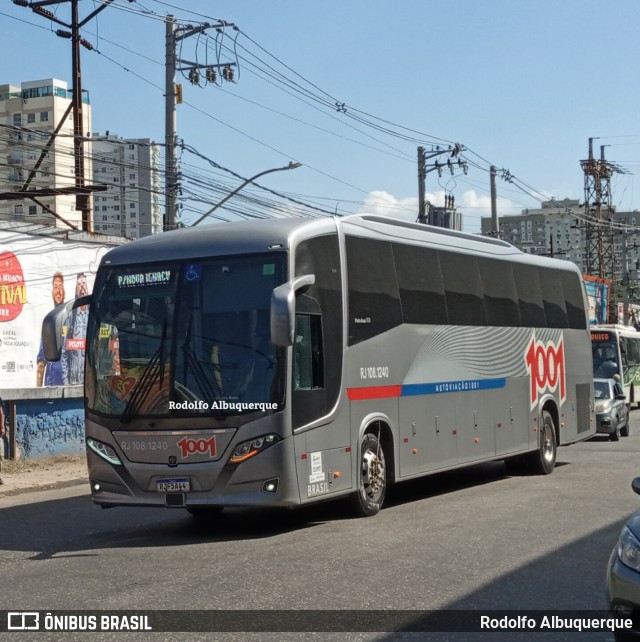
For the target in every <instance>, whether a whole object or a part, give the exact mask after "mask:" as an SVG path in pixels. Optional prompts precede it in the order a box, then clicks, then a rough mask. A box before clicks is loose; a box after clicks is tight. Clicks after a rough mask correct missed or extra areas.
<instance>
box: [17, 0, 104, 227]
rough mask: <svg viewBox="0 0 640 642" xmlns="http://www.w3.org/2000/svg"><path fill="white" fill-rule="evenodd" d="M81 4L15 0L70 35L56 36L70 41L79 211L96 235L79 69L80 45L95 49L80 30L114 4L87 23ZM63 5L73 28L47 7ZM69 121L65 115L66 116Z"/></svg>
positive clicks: (72, 0)
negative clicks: (87, 180) (87, 184)
mask: <svg viewBox="0 0 640 642" xmlns="http://www.w3.org/2000/svg"><path fill="white" fill-rule="evenodd" d="M78 1H79V0H40V2H29V1H28V0H13V3H14V4H17V5H18V6H21V7H28V8H29V9H31V10H32V11H33V12H34V13H37V14H38V15H40V16H43V17H45V18H47V19H48V20H51V22H55V23H56V24H59V25H62V26H63V27H66V28H67V29H70V30H71V31H65V30H63V29H57V30H56V32H55V33H56V36H59V37H60V38H67V39H69V40H71V52H72V59H71V67H72V76H73V97H72V104H73V157H74V170H75V187H76V192H75V194H76V209H77V210H79V211H80V212H81V214H82V229H83V231H85V232H91V231H93V220H92V218H91V199H90V197H89V193H87V191H86V188H85V171H84V170H85V166H84V121H83V118H84V111H83V102H82V72H81V69H80V45H82V46H83V47H86V48H87V49H93V46H92V45H91V43H89V42H87V41H86V40H85V39H84V38H82V37H81V36H80V29H81V28H82V27H84V25H86V24H87V22H89V21H90V20H93V18H95V16H97V15H98V14H99V13H100V12H101V11H103V10H104V9H106V8H107V7H108V6H109V5H110V4H111V3H112V2H113V1H114V0H103V2H102V5H101V6H100V7H98V8H97V9H96V10H95V11H93V12H91V13H90V14H89V15H88V16H87V17H86V18H85V19H84V20H80V18H79V15H78ZM63 2H70V3H71V24H68V23H66V22H64V21H62V20H60V19H59V18H58V17H57V16H56V15H54V14H53V13H52V12H51V11H49V10H48V9H45V8H44V7H47V6H52V5H58V4H62V3H63ZM65 118H66V115H65Z"/></svg>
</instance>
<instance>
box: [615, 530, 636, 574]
mask: <svg viewBox="0 0 640 642" xmlns="http://www.w3.org/2000/svg"><path fill="white" fill-rule="evenodd" d="M618 557H619V558H620V561H621V562H622V563H623V564H624V565H625V566H628V567H629V568H632V569H633V570H634V571H640V542H638V540H637V539H636V537H635V536H634V534H633V533H632V532H631V531H630V530H629V528H628V527H627V526H625V527H623V529H622V533H620V539H619V540H618Z"/></svg>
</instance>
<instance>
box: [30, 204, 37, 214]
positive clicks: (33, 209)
mask: <svg viewBox="0 0 640 642" xmlns="http://www.w3.org/2000/svg"><path fill="white" fill-rule="evenodd" d="M37 213H38V208H37V207H36V206H35V205H29V216H35V215H36V214H37Z"/></svg>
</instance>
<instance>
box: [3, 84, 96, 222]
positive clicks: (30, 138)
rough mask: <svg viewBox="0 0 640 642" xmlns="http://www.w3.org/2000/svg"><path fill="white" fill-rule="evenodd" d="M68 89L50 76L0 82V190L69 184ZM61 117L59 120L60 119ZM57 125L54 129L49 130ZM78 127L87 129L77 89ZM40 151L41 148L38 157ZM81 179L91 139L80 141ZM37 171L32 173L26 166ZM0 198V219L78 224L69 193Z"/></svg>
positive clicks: (87, 114) (86, 109)
mask: <svg viewBox="0 0 640 642" xmlns="http://www.w3.org/2000/svg"><path fill="white" fill-rule="evenodd" d="M71 100H72V92H71V91H70V90H69V89H68V87H67V83H66V82H64V81H62V80H58V79H56V78H47V79H43V80H31V81H28V82H23V83H22V84H20V85H19V86H18V85H11V84H6V85H0V192H18V191H20V190H21V189H22V188H23V186H24V184H25V182H26V181H27V180H29V186H28V189H30V190H34V189H45V188H53V189H59V188H64V187H66V188H69V187H73V186H74V185H75V181H76V177H75V157H74V151H73V114H72V112H71V111H69V112H68V114H67V116H66V117H64V116H65V113H67V109H69V106H70V104H71ZM63 117H64V122H62V123H61V121H62V120H63ZM57 127H59V131H58V134H57V135H56V136H55V137H53V138H52V134H53V133H54V131H55V130H56V128H57ZM83 131H84V132H86V133H87V135H89V132H91V105H90V104H89V94H88V93H86V92H85V93H84V94H83ZM43 150H46V151H45V154H44V156H43V157H42V158H41V156H42V152H43ZM84 153H85V182H86V183H89V182H90V178H91V176H92V164H91V142H90V140H87V142H85V144H84ZM36 164H37V165H38V166H37V170H36V171H35V173H33V176H31V174H32V170H34V168H35V167H36ZM37 201H38V202H35V201H33V200H31V199H28V198H25V199H20V200H6V199H5V200H0V221H2V220H5V221H7V220H8V221H26V222H28V223H37V224H46V225H53V226H56V227H65V228H67V227H68V225H67V224H66V223H65V221H67V222H68V223H70V224H71V225H74V226H76V227H78V228H81V227H82V214H81V212H80V211H78V210H77V209H76V198H75V196H74V195H54V196H39V197H38V198H37Z"/></svg>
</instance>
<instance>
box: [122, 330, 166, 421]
mask: <svg viewBox="0 0 640 642" xmlns="http://www.w3.org/2000/svg"><path fill="white" fill-rule="evenodd" d="M166 338H167V322H166V320H165V321H164V323H163V325H162V335H161V337H160V345H159V346H158V349H157V350H156V351H155V352H154V353H153V356H152V357H151V359H149V361H148V362H147V365H146V366H145V367H144V369H143V370H142V374H141V375H140V378H139V379H138V381H136V384H135V385H134V386H133V389H132V390H131V394H130V396H129V400H128V401H127V404H126V405H125V407H124V410H123V411H122V416H121V417H120V420H121V421H122V423H129V422H130V421H131V418H132V416H133V414H134V413H135V412H136V411H137V410H138V408H139V402H140V401H141V399H142V397H143V395H145V394H146V393H147V392H148V391H149V390H151V388H152V387H153V385H154V384H155V383H156V381H158V380H159V381H160V386H161V387H162V382H163V380H164V345H165V341H166Z"/></svg>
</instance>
